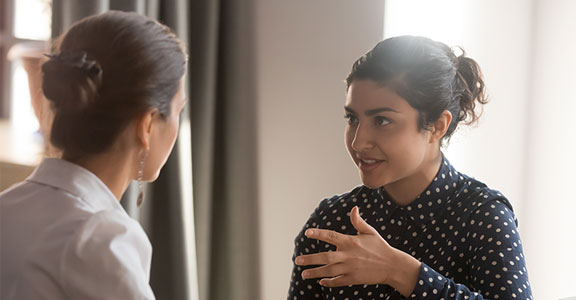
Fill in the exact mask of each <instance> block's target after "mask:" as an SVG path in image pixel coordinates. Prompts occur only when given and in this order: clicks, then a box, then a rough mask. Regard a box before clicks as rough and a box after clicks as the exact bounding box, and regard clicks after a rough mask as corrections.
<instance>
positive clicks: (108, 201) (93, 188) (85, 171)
mask: <svg viewBox="0 0 576 300" xmlns="http://www.w3.org/2000/svg"><path fill="white" fill-rule="evenodd" d="M186 64H187V60H186V55H185V53H184V49H183V46H182V44H181V42H180V41H179V40H178V39H177V38H176V36H175V35H174V34H173V33H171V31H170V29H169V28H168V27H166V26H163V25H161V24H160V23H158V22H156V21H154V20H152V19H150V18H147V17H144V16H141V15H138V14H136V13H125V12H107V13H104V14H101V15H97V16H92V17H88V18H85V19H83V20H81V21H79V22H78V23H76V24H74V25H73V26H72V28H70V30H69V31H68V32H67V33H65V34H64V35H63V36H62V37H61V39H59V41H58V42H57V45H56V47H55V50H54V53H53V54H52V55H51V56H50V59H49V60H48V61H47V62H46V63H45V64H44V65H43V66H42V71H43V91H44V94H45V96H46V98H47V99H48V100H49V101H50V102H51V107H52V109H53V111H54V120H53V123H52V129H51V134H50V140H51V142H52V144H53V145H54V146H56V147H57V148H59V149H60V150H61V151H62V159H56V158H49V159H45V160H43V161H42V162H41V163H40V165H39V166H38V168H37V169H36V170H35V171H34V172H33V174H32V175H31V176H30V177H29V178H28V179H26V181H24V182H22V183H20V184H17V185H15V186H14V187H12V188H10V189H9V190H7V191H5V192H3V193H2V194H0V208H1V220H2V221H1V222H2V224H1V228H2V229H1V231H2V243H1V248H0V251H1V265H2V268H1V271H0V272H1V278H0V286H1V289H2V291H1V296H2V299H6V300H8V299H154V295H153V292H152V290H151V288H150V285H149V273H150V262H151V250H152V249H151V245H150V242H149V240H148V238H147V236H146V234H145V233H144V231H143V230H142V227H141V226H140V225H139V224H138V222H136V221H135V220H133V219H131V218H130V217H129V216H128V214H127V213H126V212H125V211H124V209H123V208H122V206H121V205H120V203H119V201H120V199H121V197H122V194H123V193H124V192H125V190H126V189H127V187H128V185H129V184H130V182H131V181H132V180H138V181H139V182H142V181H153V180H155V179H156V178H157V177H158V174H159V172H160V169H161V167H162V166H163V165H164V163H165V162H166V160H167V158H168V155H169V154H170V152H171V150H172V147H173V146H174V143H175V140H176V136H177V133H178V127H179V115H180V112H181V111H182V109H183V107H184V105H185V102H186V99H185V92H184V76H185V72H186ZM141 199H142V197H141V192H140V195H139V201H141Z"/></svg>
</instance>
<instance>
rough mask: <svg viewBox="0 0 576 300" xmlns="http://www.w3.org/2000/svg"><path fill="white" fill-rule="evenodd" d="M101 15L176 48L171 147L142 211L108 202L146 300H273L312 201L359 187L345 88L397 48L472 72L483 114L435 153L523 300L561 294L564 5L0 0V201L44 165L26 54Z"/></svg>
mask: <svg viewBox="0 0 576 300" xmlns="http://www.w3.org/2000/svg"><path fill="white" fill-rule="evenodd" d="M109 9H120V10H133V11H138V12H140V13H143V14H147V15H149V16H151V17H154V18H157V19H159V20H160V21H161V22H163V23H165V24H167V25H169V26H171V27H172V28H173V29H174V30H175V31H176V33H177V34H178V35H179V36H180V37H181V38H182V39H183V40H184V41H185V42H186V43H187V45H188V48H189V52H190V70H189V74H188V77H189V78H188V92H189V99H190V102H189V103H190V105H189V107H188V112H187V115H188V118H185V119H184V120H183V124H182V130H181V132H180V139H179V141H178V145H177V147H176V151H175V152H174V153H173V155H172V157H171V158H170V160H169V162H168V164H167V166H166V168H165V169H164V170H163V171H162V174H161V177H160V179H159V181H158V182H156V183H154V184H151V185H149V186H148V188H149V191H150V192H149V193H147V195H148V196H147V197H148V199H147V202H146V205H145V206H144V208H143V209H141V210H136V209H135V206H134V205H133V202H134V201H133V199H132V198H133V195H132V196H131V193H128V194H127V195H126V197H125V198H126V199H125V200H124V205H125V207H126V208H127V210H128V211H129V212H130V213H131V214H132V215H133V216H134V217H135V218H137V219H139V220H140V221H141V222H142V224H143V226H144V228H145V229H146V231H147V232H148V233H149V235H150V237H151V241H152V244H153V247H154V258H153V267H152V278H151V281H152V286H153V289H154V291H155V293H156V294H157V297H158V299H202V300H207V299H246V300H248V299H266V300H268V299H285V298H286V294H287V290H288V286H289V280H290V273H291V268H292V263H291V257H292V251H293V239H294V237H295V236H296V234H297V233H298V232H299V230H300V229H301V227H302V226H303V225H304V223H305V221H306V220H307V218H308V216H309V215H310V214H311V213H312V211H313V209H314V208H315V207H316V206H317V205H318V203H319V202H320V201H321V200H322V199H323V198H325V197H330V196H332V195H334V194H339V193H343V192H346V191H348V190H350V189H351V188H353V187H354V186H356V185H358V184H360V180H359V177H358V174H357V171H356V169H355V167H354V165H353V163H352V162H351V160H350V159H349V158H348V156H347V153H346V150H345V147H344V143H343V141H344V127H345V120H344V118H343V112H344V111H343V105H344V97H345V85H344V78H345V77H346V75H347V74H348V72H349V70H350V68H351V66H352V63H353V62H354V61H355V60H356V59H357V58H358V57H360V56H361V55H363V54H364V53H365V52H367V51H368V50H370V49H371V48H372V47H373V46H374V45H375V44H376V43H377V42H378V41H380V40H382V39H384V38H387V37H392V36H396V35H403V34H411V35H423V36H428V37H430V38H432V39H436V40H439V41H442V42H444V43H446V44H448V45H451V46H462V47H463V48H464V49H465V50H466V52H467V55H468V56H470V57H472V58H474V59H475V60H477V61H478V63H479V64H480V66H481V67H482V69H483V72H484V75H485V80H486V85H487V87H488V91H489V95H490V100H491V101H490V103H489V104H488V105H487V106H486V107H485V110H484V114H483V117H482V118H481V120H480V123H479V124H478V125H477V126H474V127H470V128H466V127H463V128H461V129H460V130H459V131H458V132H457V134H456V135H455V136H454V137H453V138H452V140H451V143H450V145H449V146H448V147H447V148H446V149H445V150H444V152H445V154H446V155H447V157H448V158H449V159H450V160H451V162H452V163H453V164H454V165H455V167H456V168H457V169H458V170H460V171H462V172H464V173H467V174H469V175H471V176H473V177H476V178H478V179H479V180H481V181H484V182H485V183H487V184H488V185H489V186H490V187H492V188H495V189H498V190H500V191H502V192H503V193H504V194H505V195H506V196H507V197H508V198H509V199H510V201H511V202H512V204H513V205H514V210H515V212H516V215H517V217H518V219H519V231H520V233H521V237H522V240H523V245H524V250H525V254H526V258H527V266H528V270H529V276H530V279H531V284H532V289H533V293H534V297H535V299H562V298H566V297H569V296H575V295H576V292H575V291H574V289H573V288H572V286H571V284H573V278H574V276H573V270H574V269H576V260H575V259H574V255H575V253H576V196H575V193H574V192H573V190H572V187H573V185H574V179H573V178H574V176H573V174H574V172H575V170H576V157H575V156H576V133H575V130H576V125H574V121H573V120H574V116H573V114H574V112H576V95H575V93H574V91H573V89H574V86H575V82H576V75H574V71H573V70H575V69H576V36H575V35H574V33H575V32H576V1H572V0H509V1H497V0H386V1H384V0H379V1H377V0H362V1H349V0H315V1H304V0H291V1H280V0H243V1H240V0H204V1H200V0H195V1H190V2H188V1H186V0H109V1H107V0H2V1H1V2H0V20H1V21H0V55H1V56H2V60H1V62H0V97H1V98H0V189H5V188H7V187H8V186H9V185H10V184H12V183H13V182H15V181H18V180H22V179H23V178H25V177H26V176H27V175H28V174H29V172H31V170H32V169H33V168H34V166H35V165H36V164H37V163H38V161H39V160H40V159H41V158H42V157H43V156H44V155H45V154H44V150H45V146H44V144H43V139H42V132H43V131H42V130H41V128H40V125H39V124H41V123H42V121H40V122H39V121H38V115H39V113H38V108H35V106H34V105H33V104H34V103H35V101H39V102H42V99H39V100H38V98H41V95H40V96H38V83H37V82H36V83H35V82H34V78H37V75H34V74H35V72H37V70H38V65H39V63H41V60H42V59H41V53H43V52H47V51H49V50H47V49H49V40H50V39H51V38H52V37H55V36H58V35H59V34H60V33H61V32H62V31H63V30H65V29H66V28H67V27H68V26H70V24H71V23H72V22H74V21H75V20H78V19H80V18H82V17H84V16H87V15H90V14H94V13H98V12H102V11H105V10H109ZM35 76H36V77H35ZM35 99H36V100H35ZM41 106H42V104H40V107H41ZM35 112H36V114H35ZM40 116H41V113H40ZM0 242H1V240H0Z"/></svg>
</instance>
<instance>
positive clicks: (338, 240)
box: [306, 228, 348, 246]
mask: <svg viewBox="0 0 576 300" xmlns="http://www.w3.org/2000/svg"><path fill="white" fill-rule="evenodd" d="M306 236H307V237H308V238H310V239H317V240H321V241H324V242H326V243H329V244H332V245H335V246H341V245H342V244H343V243H345V242H346V240H347V239H348V236H347V235H345V234H341V233H339V232H336V231H333V230H327V229H318V228H314V229H308V230H306Z"/></svg>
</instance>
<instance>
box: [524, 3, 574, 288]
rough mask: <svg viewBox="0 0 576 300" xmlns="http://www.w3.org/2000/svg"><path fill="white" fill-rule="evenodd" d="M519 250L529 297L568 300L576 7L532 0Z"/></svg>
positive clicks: (571, 282) (571, 265)
mask: <svg viewBox="0 0 576 300" xmlns="http://www.w3.org/2000/svg"><path fill="white" fill-rule="evenodd" d="M534 17H535V20H534V22H535V24H536V26H535V30H534V43H533V51H534V55H533V63H534V66H533V72H532V81H531V82H532V85H531V91H530V94H531V97H530V100H531V107H530V110H529V114H528V117H527V121H528V122H527V123H526V124H527V130H528V131H529V132H530V135H529V136H528V144H527V151H528V159H527V166H528V170H527V174H528V176H527V181H526V185H525V187H526V194H525V196H526V197H525V200H524V201H525V204H524V206H525V214H524V217H525V221H524V222H523V224H524V226H527V230H526V233H527V234H526V235H524V236H523V237H525V239H524V245H525V247H526V257H527V259H528V263H529V265H528V266H529V268H530V269H529V271H530V277H531V281H532V285H533V290H534V299H562V298H566V297H569V296H576V291H575V290H574V269H576V260H575V259H574V256H575V255H576V196H575V195H574V178H575V177H574V172H575V170H576V157H575V155H576V125H575V124H574V112H576V96H575V94H574V82H575V80H576V75H574V70H575V69H576V37H575V36H574V33H575V32H576V1H572V0H535V14H534Z"/></svg>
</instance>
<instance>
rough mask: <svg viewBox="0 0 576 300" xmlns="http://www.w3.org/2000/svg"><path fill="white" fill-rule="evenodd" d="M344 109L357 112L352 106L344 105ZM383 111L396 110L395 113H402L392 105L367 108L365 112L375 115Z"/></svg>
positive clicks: (367, 114)
mask: <svg viewBox="0 0 576 300" xmlns="http://www.w3.org/2000/svg"><path fill="white" fill-rule="evenodd" d="M344 110H346V111H347V112H349V113H353V114H356V112H355V111H354V110H353V109H351V108H350V107H348V106H344ZM381 112H395V113H400V112H399V111H397V110H395V109H392V108H390V107H381V108H375V109H370V110H367V111H366V112H365V113H364V114H365V115H366V116H373V115H375V114H378V113H381Z"/></svg>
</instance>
